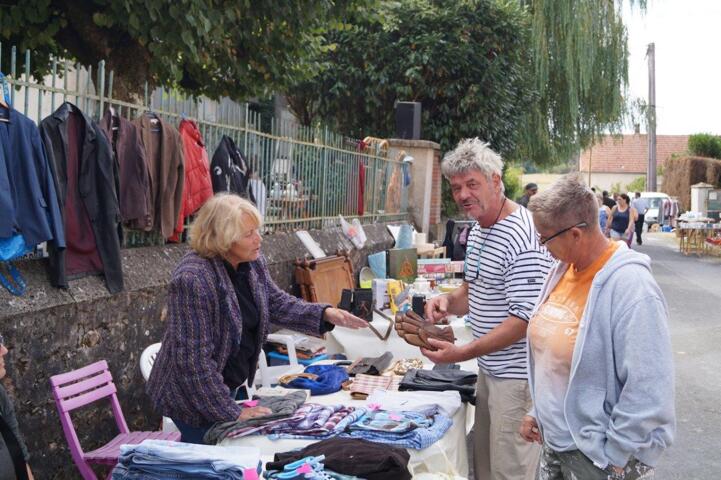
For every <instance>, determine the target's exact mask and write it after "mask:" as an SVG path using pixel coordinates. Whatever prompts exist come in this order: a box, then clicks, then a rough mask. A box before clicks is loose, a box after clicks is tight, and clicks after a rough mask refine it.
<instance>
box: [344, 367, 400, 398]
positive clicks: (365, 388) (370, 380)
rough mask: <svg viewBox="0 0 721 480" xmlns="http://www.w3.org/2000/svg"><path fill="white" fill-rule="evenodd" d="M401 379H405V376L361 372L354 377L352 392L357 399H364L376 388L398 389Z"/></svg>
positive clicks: (352, 395)
mask: <svg viewBox="0 0 721 480" xmlns="http://www.w3.org/2000/svg"><path fill="white" fill-rule="evenodd" d="M401 380H403V377H401V376H398V375H366V374H365V373H359V374H358V375H356V376H355V378H354V379H353V385H351V387H350V394H351V397H353V398H355V399H364V398H366V397H367V396H368V395H370V394H371V393H373V391H375V390H376V389H379V390H393V391H397V390H398V385H400V383H401Z"/></svg>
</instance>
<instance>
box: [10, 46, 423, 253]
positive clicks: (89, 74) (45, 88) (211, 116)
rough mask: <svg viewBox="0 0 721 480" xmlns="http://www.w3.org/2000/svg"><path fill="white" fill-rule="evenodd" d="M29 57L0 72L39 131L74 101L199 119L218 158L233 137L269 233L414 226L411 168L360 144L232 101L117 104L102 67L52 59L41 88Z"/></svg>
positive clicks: (168, 93)
mask: <svg viewBox="0 0 721 480" xmlns="http://www.w3.org/2000/svg"><path fill="white" fill-rule="evenodd" d="M5 57H8V58H5ZM31 57H32V55H31V52H30V51H26V52H24V54H23V55H18V52H17V50H16V48H15V47H14V46H13V47H12V48H11V49H10V52H9V55H8V54H7V53H6V52H5V51H4V50H3V45H2V44H0V71H2V72H3V73H4V74H5V75H7V77H8V83H9V84H10V86H11V101H12V104H13V106H14V108H16V109H17V110H18V111H20V112H22V113H23V114H25V115H27V116H28V117H30V118H31V119H33V120H34V121H35V122H37V123H39V122H40V121H41V120H42V119H44V118H45V117H47V116H48V115H50V114H51V113H52V112H53V111H54V110H55V109H56V108H57V107H59V106H60V105H61V104H62V103H63V102H65V101H69V102H72V103H74V104H75V105H76V106H77V107H79V108H80V109H81V110H83V111H84V112H85V113H86V114H88V115H89V116H91V117H93V118H95V119H97V118H100V117H101V116H102V114H103V113H104V112H105V110H106V109H107V108H109V107H113V108H115V110H116V111H117V112H118V114H119V115H122V116H124V117H126V118H128V119H134V118H136V117H138V116H139V115H142V114H143V113H145V112H147V111H152V112H154V113H155V114H157V115H158V116H161V117H163V118H164V119H165V120H167V121H169V122H170V123H172V124H174V125H176V126H177V124H178V123H179V122H180V119H181V118H189V119H192V120H194V121H196V122H197V123H198V127H199V129H200V131H201V133H202V135H203V138H204V141H205V144H206V148H207V150H208V155H209V157H211V158H212V155H213V152H214V150H215V148H216V147H217V145H218V142H219V141H220V139H221V138H222V136H223V135H227V136H229V137H231V138H232V139H233V140H234V141H235V143H236V145H237V146H238V147H239V148H240V149H241V151H242V152H243V153H244V155H245V156H246V158H247V159H248V160H249V163H250V166H251V168H252V170H253V172H255V175H254V177H253V179H252V180H251V185H252V186H253V187H254V193H256V196H258V197H260V198H259V199H258V206H259V208H260V209H261V210H262V211H263V212H264V215H265V229H266V231H268V232H272V231H293V230H299V229H312V228H327V227H330V226H337V225H338V221H339V220H338V215H343V216H344V217H346V218H359V219H360V220H361V222H362V223H366V224H367V223H373V222H376V221H383V222H388V221H399V220H406V219H407V218H408V213H407V190H406V189H405V188H404V186H403V185H404V181H403V177H404V172H403V168H410V166H405V167H404V166H403V165H402V163H401V162H399V161H398V160H396V159H392V158H389V156H388V155H387V153H386V152H384V151H381V150H378V149H374V150H371V151H370V152H369V151H368V150H367V149H365V150H364V151H360V150H359V142H358V141H355V140H353V139H349V138H347V137H344V136H341V135H338V134H336V133H333V132H331V131H329V130H328V129H327V128H323V127H304V126H300V125H298V124H296V123H294V122H293V121H277V120H276V119H274V118H271V119H270V122H268V121H267V118H261V115H260V114H259V113H258V112H256V111H254V110H253V109H252V107H251V105H250V104H248V103H237V102H234V101H232V100H230V99H228V98H222V99H220V100H211V99H208V98H205V97H193V96H187V95H183V94H181V93H179V92H177V91H174V90H169V89H165V88H157V89H155V90H154V91H149V89H148V87H147V84H146V87H145V91H144V92H142V97H143V100H142V102H137V103H133V102H126V101H121V100H118V99H115V98H113V77H114V73H113V72H112V71H109V72H106V70H105V62H104V61H101V62H99V63H98V65H97V68H96V69H95V70H93V67H92V66H88V67H84V66H82V65H80V64H73V63H71V62H69V61H66V60H62V59H57V58H53V59H52V60H51V64H50V65H49V67H50V73H49V74H48V75H47V76H46V77H45V78H43V79H36V78H34V77H32V76H31V74H30V72H31V68H30V67H31V60H32V58H31ZM8 69H9V70H8ZM94 72H95V73H94ZM262 120H264V121H265V123H264V124H265V125H266V128H262V127H261V125H263V123H262ZM268 123H269V125H270V126H269V127H268V126H267V124H268ZM361 170H363V172H364V175H365V178H364V181H362V182H361V181H359V178H360V175H361ZM263 189H265V195H262V190H263ZM361 190H362V192H361ZM361 193H362V195H361ZM361 210H362V212H363V214H362V215H361V214H360V212H361ZM125 237H126V238H125V246H136V245H148V244H158V243H162V242H163V239H162V238H160V236H159V234H150V235H149V234H146V233H143V232H134V231H126V235H125Z"/></svg>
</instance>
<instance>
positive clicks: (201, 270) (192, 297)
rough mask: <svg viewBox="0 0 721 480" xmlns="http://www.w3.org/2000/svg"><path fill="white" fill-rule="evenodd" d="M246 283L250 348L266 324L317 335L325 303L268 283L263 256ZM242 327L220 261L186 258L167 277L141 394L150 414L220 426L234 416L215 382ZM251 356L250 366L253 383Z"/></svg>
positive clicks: (218, 381)
mask: <svg viewBox="0 0 721 480" xmlns="http://www.w3.org/2000/svg"><path fill="white" fill-rule="evenodd" d="M250 267H251V268H250V278H249V280H250V281H249V283H250V285H251V288H252V290H253V297H254V298H255V303H256V306H257V307H258V312H259V314H260V325H259V328H258V338H257V341H258V344H259V345H262V343H263V342H264V341H265V339H266V337H267V336H268V333H269V327H270V323H273V324H275V325H278V326H283V327H286V328H290V329H292V330H296V331H299V332H302V333H306V334H310V335H315V336H319V335H320V328H321V317H322V314H323V310H324V308H326V307H327V306H328V305H324V304H316V303H307V302H304V301H302V300H301V299H299V298H296V297H293V296H292V295H289V294H288V293H286V292H284V291H283V290H281V289H280V288H278V286H277V285H276V284H275V283H274V282H273V279H272V278H271V277H270V272H269V271H268V267H267V263H266V260H265V257H262V256H261V257H260V258H259V259H258V260H256V261H254V262H251V263H250ZM242 328H243V321H242V318H241V313H240V307H239V306H238V299H237V297H236V294H235V290H234V289H233V284H232V283H231V281H230V278H229V277H228V273H227V271H226V270H225V267H224V265H223V261H222V260H221V259H220V258H212V259H207V258H203V257H201V256H199V255H198V254H197V253H195V252H191V253H188V254H187V255H186V256H185V257H183V259H182V260H181V261H180V263H179V264H178V267H177V268H176V269H175V272H173V278H172V279H171V281H170V288H169V292H168V324H167V327H166V330H165V335H164V336H163V346H162V347H161V349H160V352H158V356H157V358H156V360H155V364H154V366H153V370H152V372H151V374H150V379H149V380H148V384H147V392H148V395H150V398H151V400H152V403H153V406H154V407H155V409H156V411H157V412H158V413H160V414H162V415H164V416H166V417H172V418H177V419H179V420H181V421H183V422H185V423H187V424H189V425H193V426H196V427H201V426H205V425H208V424H211V423H214V422H228V421H232V420H235V419H236V418H238V415H240V407H238V405H236V403H235V402H234V401H233V400H232V399H231V398H230V391H229V389H228V387H227V386H226V385H225V383H223V373H222V372H223V369H224V367H225V364H226V362H227V361H228V357H229V356H230V354H231V352H232V351H233V349H234V347H235V346H236V345H239V342H240V336H241V332H242ZM257 362H258V353H257V354H256V356H255V358H254V359H253V364H252V365H251V368H250V378H249V379H248V382H252V381H253V377H254V376H255V369H256V365H257Z"/></svg>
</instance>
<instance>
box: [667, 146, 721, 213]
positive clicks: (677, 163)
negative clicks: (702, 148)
mask: <svg viewBox="0 0 721 480" xmlns="http://www.w3.org/2000/svg"><path fill="white" fill-rule="evenodd" d="M699 182H705V183H709V184H711V185H713V186H714V187H716V188H719V186H721V160H717V159H715V158H704V157H678V158H669V159H668V160H667V161H666V163H665V165H664V172H663V191H664V192H666V193H667V194H669V195H670V196H672V197H678V199H679V202H681V211H684V210H688V209H689V208H691V185H695V184H697V183H699Z"/></svg>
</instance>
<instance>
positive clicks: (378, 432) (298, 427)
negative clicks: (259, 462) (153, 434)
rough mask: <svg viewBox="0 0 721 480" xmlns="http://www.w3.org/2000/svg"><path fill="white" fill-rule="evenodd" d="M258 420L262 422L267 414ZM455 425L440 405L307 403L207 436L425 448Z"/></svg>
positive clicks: (216, 431)
mask: <svg viewBox="0 0 721 480" xmlns="http://www.w3.org/2000/svg"><path fill="white" fill-rule="evenodd" d="M256 420H258V421H259V422H262V421H263V420H264V418H263V417H261V418H258V419H256ZM238 423H241V422H238ZM452 425H453V422H452V420H451V419H450V418H449V417H448V416H446V415H443V414H442V413H440V411H439V409H438V406H437V405H433V406H431V407H429V408H426V409H424V410H421V411H397V412H395V411H384V410H374V409H372V408H356V407H349V406H344V405H318V404H314V403H306V404H305V405H303V406H301V407H300V408H299V409H298V410H296V411H295V413H294V414H293V415H292V416H290V417H288V418H283V419H278V420H269V421H265V422H264V423H262V424H257V425H245V426H242V427H240V428H233V427H226V428H224V429H222V430H221V429H218V430H213V429H211V430H210V431H209V432H208V435H206V437H205V438H204V440H205V441H206V442H207V443H211V442H219V441H222V440H224V439H225V438H239V437H244V436H247V435H268V436H269V438H270V439H272V440H276V439H279V438H296V439H297V438H300V439H323V438H329V437H335V436H341V437H352V438H361V439H365V440H370V441H374V442H379V443H386V444H389V445H394V446H399V447H404V448H415V449H422V448H426V447H428V446H430V445H432V444H433V443H435V442H437V441H438V440H440V439H441V438H442V437H443V435H444V434H445V433H446V432H447V431H448V429H449V428H451V426H452Z"/></svg>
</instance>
